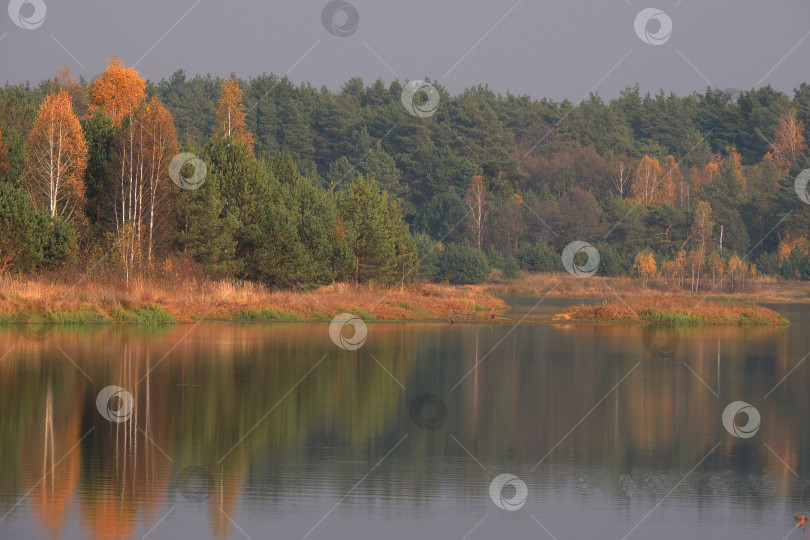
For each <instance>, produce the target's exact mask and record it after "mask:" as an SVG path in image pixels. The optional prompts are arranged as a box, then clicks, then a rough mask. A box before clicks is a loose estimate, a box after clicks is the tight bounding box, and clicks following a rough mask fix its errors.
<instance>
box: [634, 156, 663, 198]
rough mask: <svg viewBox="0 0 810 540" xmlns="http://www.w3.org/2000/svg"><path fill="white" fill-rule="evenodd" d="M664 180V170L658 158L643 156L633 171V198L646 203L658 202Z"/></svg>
mask: <svg viewBox="0 0 810 540" xmlns="http://www.w3.org/2000/svg"><path fill="white" fill-rule="evenodd" d="M662 180H663V170H662V169H661V164H660V163H659V162H658V160H657V159H655V158H654V157H650V156H644V157H642V158H641V159H640V160H639V162H638V165H636V169H635V171H633V183H632V185H631V186H630V191H631V193H632V194H633V198H634V199H636V200H637V201H639V202H640V203H642V204H645V205H650V204H658V203H659V200H658V199H660V198H661V197H660V195H659V193H658V192H659V191H660V190H661V189H662V187H663V186H662Z"/></svg>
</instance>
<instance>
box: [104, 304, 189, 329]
mask: <svg viewBox="0 0 810 540" xmlns="http://www.w3.org/2000/svg"><path fill="white" fill-rule="evenodd" d="M110 315H111V316H112V318H113V319H115V320H116V321H120V322H125V323H132V324H168V323H175V322H177V319H175V318H174V315H172V314H171V313H169V312H168V311H166V310H165V309H163V308H162V307H160V306H156V305H154V304H145V305H142V306H135V305H132V304H129V303H121V304H120V305H118V306H115V307H113V308H112V309H110Z"/></svg>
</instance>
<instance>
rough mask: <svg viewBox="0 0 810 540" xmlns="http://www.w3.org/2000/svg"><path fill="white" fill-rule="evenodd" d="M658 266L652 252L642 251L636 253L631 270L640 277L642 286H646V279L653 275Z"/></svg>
mask: <svg viewBox="0 0 810 540" xmlns="http://www.w3.org/2000/svg"><path fill="white" fill-rule="evenodd" d="M657 271H658V267H657V266H656V264H655V257H653V254H652V252H650V251H642V252H640V253H639V254H638V255H636V260H635V262H633V268H632V272H633V273H634V274H636V275H637V276H639V277H640V278H641V279H642V282H643V284H644V286H645V287H646V286H647V280H648V279H650V278H652V277H655V273H656V272H657Z"/></svg>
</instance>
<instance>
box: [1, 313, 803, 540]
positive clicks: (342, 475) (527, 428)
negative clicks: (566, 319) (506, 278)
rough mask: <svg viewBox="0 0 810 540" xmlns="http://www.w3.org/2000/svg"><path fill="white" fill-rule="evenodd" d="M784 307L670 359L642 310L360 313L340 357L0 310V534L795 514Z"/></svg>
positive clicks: (244, 334)
mask: <svg viewBox="0 0 810 540" xmlns="http://www.w3.org/2000/svg"><path fill="white" fill-rule="evenodd" d="M794 319H795V317H794ZM798 319H799V320H798V323H797V322H795V321H794V325H793V326H791V327H790V328H789V329H787V330H784V329H728V328H726V329H717V328H715V329H698V330H679V331H678V341H677V346H675V349H676V350H675V351H674V352H673V353H672V354H670V355H669V356H668V357H662V356H661V355H655V354H653V353H652V352H651V350H650V347H649V339H645V336H644V334H643V328H642V327H639V326H636V325H564V326H533V325H530V326H520V327H517V328H512V327H511V326H508V325H505V326H487V325H453V326H448V325H422V324H410V325H402V324H370V325H369V333H368V340H367V343H366V345H365V346H364V347H363V348H361V349H359V350H357V351H354V352H349V351H342V350H340V349H338V348H336V347H335V346H334V344H333V343H332V342H331V341H330V339H329V336H328V332H327V325H325V324H287V325H233V324H213V323H212V324H204V325H200V326H199V327H197V328H195V329H193V331H192V332H190V333H189V330H191V329H192V327H190V326H180V327H176V328H172V327H164V328H153V329H141V328H134V327H97V328H75V329H74V328H69V329H56V330H55V331H54V332H53V333H50V334H49V335H45V336H44V337H41V338H38V339H29V338H27V337H26V336H25V335H22V334H21V333H19V331H17V330H15V329H2V330H0V355H2V354H4V353H5V351H7V350H9V349H12V348H13V350H11V352H10V353H9V354H8V356H6V357H5V359H4V360H3V361H2V362H0V430H2V437H0V497H1V499H0V500H2V510H0V518H3V521H2V522H0V530H3V529H6V530H7V531H13V533H12V534H13V537H14V538H39V537H45V536H50V537H56V538H60V537H61V538H84V537H87V536H90V537H93V538H101V539H113V538H133V537H136V535H137V536H138V537H139V536H141V535H143V534H144V533H146V532H148V531H149V530H150V529H151V528H152V527H155V528H156V530H159V531H161V532H160V533H159V534H158V533H156V537H161V538H162V537H170V536H171V537H176V538H199V537H206V536H207V537H216V538H225V537H229V536H233V535H241V533H240V529H242V530H244V531H245V532H246V533H247V534H250V535H252V534H259V533H260V531H261V530H262V528H263V527H266V526H267V525H268V523H269V522H270V521H272V523H273V530H275V531H277V532H278V533H279V535H281V536H283V535H285V534H286V535H288V536H293V537H296V538H300V537H301V536H302V535H304V534H306V533H307V531H310V530H312V531H313V532H312V536H311V537H312V538H316V537H322V538H328V537H335V538H339V537H346V538H354V537H379V536H382V535H386V536H388V537H391V538H394V537H413V534H414V529H413V528H414V526H415V525H414V523H413V521H412V518H414V517H418V518H420V519H423V520H425V521H424V526H425V527H430V528H429V530H430V531H432V534H427V536H428V537H445V536H446V535H452V536H457V537H461V536H463V535H464V534H465V533H466V532H468V531H469V530H470V528H471V527H472V526H473V525H475V523H476V522H477V521H478V520H479V519H480V518H481V517H482V516H484V515H487V516H489V515H490V513H493V512H496V513H493V514H492V517H489V518H488V520H489V521H488V522H486V523H487V524H486V525H484V524H482V525H481V526H482V527H483V529H482V530H481V531H479V532H480V534H481V537H487V535H490V536H492V535H494V534H495V532H494V531H493V530H490V531H489V532H487V529H486V527H492V526H494V524H495V523H498V524H500V525H499V526H509V527H516V528H517V530H520V531H522V533H521V534H523V533H528V531H531V535H532V536H536V535H538V534H541V533H542V531H541V530H540V529H539V528H537V527H538V526H537V525H536V524H535V523H534V522H533V521H532V520H531V519H522V520H521V519H520V518H521V516H522V517H523V518H526V516H528V515H529V514H531V515H535V516H540V515H541V514H543V515H544V516H546V517H543V519H544V521H543V523H544V525H548V524H549V523H551V524H553V526H554V527H556V530H557V531H558V532H561V533H563V535H564V536H566V537H569V536H571V534H565V533H566V532H570V533H574V532H576V533H577V534H581V535H583V536H580V537H584V536H585V535H591V536H601V535H602V534H604V533H605V532H606V531H612V532H615V534H618V537H621V536H622V535H624V534H625V533H626V532H627V531H628V530H630V528H631V527H632V526H633V525H634V524H635V523H636V522H637V521H638V519H637V518H641V517H642V516H643V515H644V514H645V513H646V512H647V511H648V510H649V509H650V508H651V507H653V505H655V504H656V503H657V502H658V501H660V499H661V498H662V497H664V496H668V500H670V501H678V505H677V506H676V507H675V509H674V510H673V509H672V508H668V509H667V511H666V512H662V513H661V514H660V515H659V514H653V516H652V517H651V518H650V522H651V523H657V521H656V520H658V519H672V516H673V515H675V516H677V517H678V519H680V520H682V521H683V522H684V523H686V525H683V526H682V527H681V528H679V529H676V530H675V531H674V532H673V531H670V532H665V531H664V532H660V531H659V532H660V534H659V533H656V534H657V536H658V537H661V538H667V537H682V535H683V532H684V530H685V529H684V528H683V527H685V528H686V529H688V528H689V525H688V524H689V523H692V525H693V526H694V527H695V531H707V530H712V529H711V528H712V527H714V526H716V524H715V523H714V522H716V521H718V520H719V521H720V522H721V524H722V527H721V528H720V529H718V532H717V533H718V535H719V536H717V535H716V536H714V537H723V536H722V534H725V531H731V532H729V535H731V534H732V533H734V534H736V532H745V531H748V532H750V531H751V530H752V526H753V527H754V528H755V529H756V527H762V529H761V530H762V531H768V532H773V531H776V532H777V533H778V532H779V531H781V529H779V528H778V527H780V526H781V524H782V523H784V524H785V525H786V526H787V527H788V530H789V526H790V523H789V522H788V521H784V519H785V516H791V515H792V513H793V512H795V511H802V510H805V511H806V510H810V508H805V507H806V506H807V505H806V504H805V502H807V501H806V499H807V497H805V500H804V502H803V499H802V497H803V496H802V493H803V492H804V491H805V487H806V485H807V484H805V483H803V480H802V479H803V478H804V475H805V473H806V471H808V470H810V467H808V466H809V465H810V463H808V460H810V456H808V452H807V450H808V443H807V440H808V436H809V435H810V430H808V423H807V419H806V417H805V415H804V414H802V411H806V410H807V405H808V398H807V392H806V391H805V390H806V382H807V368H806V366H805V365H804V364H801V365H799V367H796V364H797V362H798V361H799V360H800V359H801V358H802V357H803V356H804V355H805V354H806V353H807V352H808V351H810V344H808V343H807V340H806V337H805V336H806V333H805V329H806V326H805V323H804V320H803V319H802V318H801V314H799V316H798ZM668 343H669V341H668ZM645 345H647V346H645ZM805 349H806V350H805ZM794 368H795V369H794ZM791 370H794V371H793V372H791ZM788 374H790V376H788V377H786V378H785V376H786V375H788ZM783 378H784V380H783V381H782V382H781V383H780V380H782V379H783ZM777 383H779V384H778V386H777ZM109 385H117V386H120V387H122V388H124V389H126V390H128V391H129V392H130V393H131V394H132V396H133V397H134V401H135V407H134V409H133V410H132V416H131V418H130V419H129V421H127V422H123V423H116V422H111V421H108V420H106V419H105V418H104V417H103V416H102V415H101V414H99V412H98V411H97V410H96V396H97V394H98V392H99V391H100V390H101V389H102V388H104V387H106V386H109ZM774 387H776V389H775V390H774ZM769 392H770V394H769ZM765 395H768V398H767V399H764V396H765ZM735 400H743V401H747V402H749V403H752V404H753V405H754V406H755V407H756V408H757V410H758V411H759V412H760V413H761V417H762V424H761V429H760V431H759V433H758V434H757V435H756V436H755V437H753V438H751V439H740V438H734V437H732V436H730V435H729V433H727V432H726V431H725V429H724V428H723V425H722V423H721V421H720V416H721V413H722V411H723V409H724V408H725V406H726V405H727V404H728V403H730V402H731V401H735ZM415 404H416V405H415ZM718 443H720V445H719V446H717V444H718ZM715 447H716V450H715V451H713V452H712V451H711V450H712V449H713V448H715ZM381 458H385V459H381ZM701 459H703V460H704V461H702V462H700V460H701ZM698 463H700V465H699V466H697V468H695V466H696V464H698ZM693 468H694V470H693V471H692V472H690V470H692V469H693ZM501 472H509V473H514V474H516V475H518V476H520V477H521V478H523V479H524V480H525V481H526V483H527V484H528V485H529V499H528V501H527V503H526V506H525V508H524V509H522V510H521V511H520V512H515V513H514V514H512V513H509V512H505V511H501V510H498V509H497V508H495V507H494V506H492V503H491V501H490V500H489V497H488V493H487V490H488V487H489V482H490V481H491V480H492V478H493V477H494V476H496V475H497V474H499V473H501ZM687 473H689V474H687ZM685 475H686V477H685ZM361 480H362V482H358V481H361ZM673 486H676V487H675V488H674V489H673ZM347 494H348V495H347ZM335 503H338V504H337V505H336V504H335ZM333 506H334V508H337V507H338V506H340V510H338V511H334V508H333ZM330 508H331V510H330ZM583 509H587V510H589V511H590V512H591V514H592V515H593V519H592V520H591V519H584V520H583V518H582V515H583V514H582V510H583ZM731 509H736V510H739V511H744V512H746V516H747V517H746V518H745V519H734V520H733V519H731V518H728V519H726V518H725V517H724V516H725V513H726V512H730V511H731ZM333 511H334V514H332V512H333ZM184 512H185V513H184ZM673 512H674V514H673ZM201 513H204V514H205V515H206V516H207V517H206V518H205V519H204V520H203V521H207V526H206V527H204V528H201V527H200V523H201V521H200V519H199V517H201ZM521 513H522V514H521ZM718 513H719V517H717V514H718ZM507 514H509V515H507ZM6 515H7V517H5V518H4V517H3V516H6ZM322 519H325V520H327V523H328V524H327V525H324V526H323V530H320V529H318V528H314V529H313V526H315V525H316V524H320V521H319V520H322ZM164 520H165V522H164ZM546 520H547V521H548V523H547V521H546ZM440 522H441V523H445V524H446V525H442V527H444V528H442V529H436V527H438V525H436V523H440ZM359 523H363V524H364V525H363V527H365V528H364V529H362V532H358V527H359V525H358V524H359ZM575 523H576V524H575ZM648 526H649V525H642V527H648ZM157 527H160V528H159V529H158V528H157ZM251 527H252V529H251ZM650 527H651V528H648V529H645V530H644V531H645V532H644V533H642V534H641V536H640V537H645V536H649V534H651V533H652V530H654V529H655V527H656V526H655V525H652V526H650ZM249 529H250V530H252V531H253V532H250V531H249ZM439 530H441V533H439ZM639 531H641V529H639ZM719 531H724V532H723V533H721V532H719ZM735 531H736V532H735ZM378 532H379V533H380V534H378ZM783 532H784V531H783ZM417 535H418V534H417ZM572 537H576V536H572ZM729 537H731V536H729Z"/></svg>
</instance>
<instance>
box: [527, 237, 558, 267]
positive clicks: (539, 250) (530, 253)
mask: <svg viewBox="0 0 810 540" xmlns="http://www.w3.org/2000/svg"><path fill="white" fill-rule="evenodd" d="M517 260H518V262H519V263H520V268H521V269H522V270H528V271H530V272H556V271H559V270H562V261H561V259H560V256H559V255H557V254H556V253H554V251H552V250H551V248H549V247H548V246H547V245H546V244H545V243H544V242H537V243H535V244H529V243H528V242H526V243H524V244H522V245H521V246H520V247H519V248H518V250H517Z"/></svg>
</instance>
